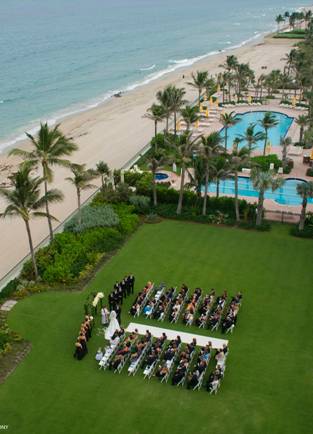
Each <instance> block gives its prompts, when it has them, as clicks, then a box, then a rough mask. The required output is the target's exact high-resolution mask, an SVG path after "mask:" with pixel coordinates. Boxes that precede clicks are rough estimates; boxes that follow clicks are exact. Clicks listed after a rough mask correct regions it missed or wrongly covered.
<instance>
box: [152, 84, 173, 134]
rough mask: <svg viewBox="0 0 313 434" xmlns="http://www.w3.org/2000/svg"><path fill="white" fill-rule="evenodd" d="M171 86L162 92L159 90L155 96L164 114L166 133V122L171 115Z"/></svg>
mask: <svg viewBox="0 0 313 434" xmlns="http://www.w3.org/2000/svg"><path fill="white" fill-rule="evenodd" d="M170 87H171V86H167V87H166V88H165V89H164V90H159V91H158V92H157V94H156V97H157V100H158V101H159V103H160V105H161V107H162V110H163V112H164V119H165V120H166V125H165V131H166V132H167V131H168V122H169V118H170V116H171V114H172V102H171V90H170Z"/></svg>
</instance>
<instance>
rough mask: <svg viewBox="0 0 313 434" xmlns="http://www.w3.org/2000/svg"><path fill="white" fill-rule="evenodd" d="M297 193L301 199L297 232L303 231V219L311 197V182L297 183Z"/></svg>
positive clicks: (312, 187) (312, 188) (312, 189)
mask: <svg viewBox="0 0 313 434" xmlns="http://www.w3.org/2000/svg"><path fill="white" fill-rule="evenodd" d="M297 193H298V195H299V196H301V197H302V210H301V215H300V221H299V231H303V229H304V224H305V218H306V207H307V204H308V198H312V197H313V182H312V181H310V182H299V184H297Z"/></svg>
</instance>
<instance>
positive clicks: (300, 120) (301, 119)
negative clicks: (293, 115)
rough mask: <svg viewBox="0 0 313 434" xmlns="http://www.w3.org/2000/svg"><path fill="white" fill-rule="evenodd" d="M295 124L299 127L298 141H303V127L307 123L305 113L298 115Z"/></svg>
mask: <svg viewBox="0 0 313 434" xmlns="http://www.w3.org/2000/svg"><path fill="white" fill-rule="evenodd" d="M296 124H297V125H299V127H300V134H299V142H300V143H303V135H304V129H305V127H306V126H307V125H308V117H307V116H306V115H300V116H298V118H297V119H296Z"/></svg>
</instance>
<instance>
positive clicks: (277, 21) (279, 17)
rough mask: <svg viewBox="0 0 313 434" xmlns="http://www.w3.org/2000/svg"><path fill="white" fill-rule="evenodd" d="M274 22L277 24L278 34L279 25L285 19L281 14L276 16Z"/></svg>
mask: <svg viewBox="0 0 313 434" xmlns="http://www.w3.org/2000/svg"><path fill="white" fill-rule="evenodd" d="M275 21H276V23H277V33H278V32H279V30H280V25H281V23H283V22H284V21H285V18H284V17H283V16H282V15H281V14H279V15H277V16H276V18H275Z"/></svg>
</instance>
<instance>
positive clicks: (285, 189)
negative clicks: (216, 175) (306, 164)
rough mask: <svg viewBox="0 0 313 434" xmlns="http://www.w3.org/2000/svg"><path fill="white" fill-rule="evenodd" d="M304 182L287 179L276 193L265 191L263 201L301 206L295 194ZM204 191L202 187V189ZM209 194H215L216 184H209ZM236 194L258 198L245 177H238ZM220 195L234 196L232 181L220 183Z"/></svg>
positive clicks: (227, 180) (233, 182)
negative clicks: (270, 200) (298, 186)
mask: <svg viewBox="0 0 313 434" xmlns="http://www.w3.org/2000/svg"><path fill="white" fill-rule="evenodd" d="M300 182H306V181H304V180H303V179H297V178H287V179H286V180H285V183H284V184H283V186H282V187H281V188H279V189H277V190H276V191H274V192H272V190H266V192H265V199H272V200H274V201H275V202H277V203H279V204H280V205H301V203H302V199H301V197H300V196H299V195H298V194H297V184H299V183H300ZM202 191H204V187H203V188H202ZM209 192H210V193H215V192H216V183H215V182H212V183H210V184H209ZM238 193H239V196H248V197H255V198H258V195H259V193H258V192H257V191H256V190H255V189H254V187H253V184H252V181H251V179H250V178H248V177H245V176H239V177H238ZM220 194H225V195H231V196H234V195H235V181H234V179H225V180H223V181H221V182H220ZM308 203H313V199H308Z"/></svg>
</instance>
